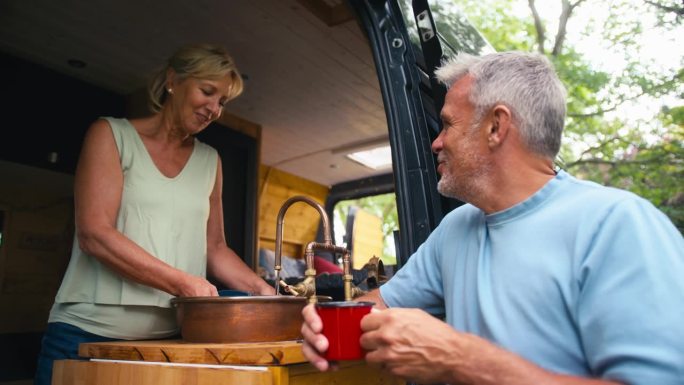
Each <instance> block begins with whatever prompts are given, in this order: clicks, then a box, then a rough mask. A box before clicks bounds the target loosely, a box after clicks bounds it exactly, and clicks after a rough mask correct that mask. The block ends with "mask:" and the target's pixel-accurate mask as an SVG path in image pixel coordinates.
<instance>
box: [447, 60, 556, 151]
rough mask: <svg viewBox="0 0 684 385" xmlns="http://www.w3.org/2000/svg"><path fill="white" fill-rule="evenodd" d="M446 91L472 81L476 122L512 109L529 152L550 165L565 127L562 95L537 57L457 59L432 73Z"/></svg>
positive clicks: (553, 74)
mask: <svg viewBox="0 0 684 385" xmlns="http://www.w3.org/2000/svg"><path fill="white" fill-rule="evenodd" d="M435 75H436V77H437V79H438V80H439V81H440V82H442V83H444V85H446V86H447V87H451V86H452V85H453V84H454V83H455V82H457V81H458V80H460V79H461V78H463V77H464V76H466V75H471V76H472V77H473V79H474V82H473V86H472V90H471V93H470V98H469V99H470V102H471V103H472V104H473V106H474V107H475V117H474V122H475V123H477V124H478V125H479V122H480V121H481V119H482V118H483V116H484V114H485V113H487V112H489V110H490V109H491V108H493V107H494V106H495V105H497V104H504V105H506V106H507V107H508V108H510V109H511V111H512V113H513V119H514V122H515V123H516V124H517V126H518V128H519V129H520V134H521V136H522V140H523V142H524V143H525V145H526V146H527V147H528V149H529V150H530V151H532V152H535V153H537V154H539V155H543V156H545V157H548V158H550V159H553V158H555V157H556V154H558V151H559V150H560V143H561V136H562V133H563V126H564V124H565V110H566V101H565V98H566V91H565V87H564V86H563V84H562V83H561V82H560V80H559V79H558V76H557V75H556V72H555V71H554V68H553V65H552V64H551V62H549V60H548V59H547V58H546V57H545V56H543V55H541V54H534V53H527V52H500V53H493V54H488V55H484V56H472V55H469V54H465V53H461V54H459V55H458V56H456V57H455V58H453V59H451V60H449V61H446V62H444V63H443V64H442V66H441V67H440V68H439V69H437V70H436V71H435Z"/></svg>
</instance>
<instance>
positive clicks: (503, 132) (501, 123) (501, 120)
mask: <svg viewBox="0 0 684 385" xmlns="http://www.w3.org/2000/svg"><path fill="white" fill-rule="evenodd" d="M512 123H513V116H512V114H511V110H510V109H509V108H508V107H506V106H505V105H503V104H497V105H496V106H494V108H493V109H492V123H491V125H490V126H489V132H488V133H487V143H488V144H489V147H490V148H493V147H498V146H500V145H501V144H503V142H504V140H506V137H507V136H508V132H509V130H510V128H511V124H512Z"/></svg>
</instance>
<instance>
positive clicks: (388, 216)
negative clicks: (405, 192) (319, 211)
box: [334, 193, 399, 265]
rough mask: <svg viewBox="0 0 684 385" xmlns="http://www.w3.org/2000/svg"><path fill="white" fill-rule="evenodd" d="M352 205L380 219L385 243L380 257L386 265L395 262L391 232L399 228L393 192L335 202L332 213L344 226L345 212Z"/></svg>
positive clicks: (345, 224)
mask: <svg viewBox="0 0 684 385" xmlns="http://www.w3.org/2000/svg"><path fill="white" fill-rule="evenodd" d="M352 206H356V207H359V208H362V209H364V210H366V211H368V212H370V213H371V214H374V215H377V216H378V217H380V219H382V233H383V236H384V240H385V244H384V248H383V254H382V256H381V257H380V258H381V259H382V261H383V263H384V264H386V265H394V264H396V263H397V262H396V253H395V252H394V235H393V232H394V230H397V229H399V215H398V214H397V202H396V199H395V195H394V193H389V194H381V195H373V196H369V197H363V198H360V199H350V200H345V201H341V202H339V203H337V204H336V205H335V210H334V215H335V217H337V218H340V220H341V221H342V224H343V225H344V226H345V227H346V226H347V214H348V213H349V208H350V207H352Z"/></svg>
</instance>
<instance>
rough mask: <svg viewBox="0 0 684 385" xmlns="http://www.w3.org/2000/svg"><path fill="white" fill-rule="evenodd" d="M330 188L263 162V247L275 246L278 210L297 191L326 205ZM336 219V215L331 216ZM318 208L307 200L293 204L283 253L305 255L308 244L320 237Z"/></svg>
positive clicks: (260, 212) (261, 245) (284, 233)
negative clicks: (318, 234) (318, 235)
mask: <svg viewBox="0 0 684 385" xmlns="http://www.w3.org/2000/svg"><path fill="white" fill-rule="evenodd" d="M328 193H329V188H328V187H327V186H323V185H321V184H318V183H315V182H312V181H310V180H307V179H304V178H301V177H298V176H296V175H293V174H289V173H287V172H284V171H280V170H278V169H275V168H272V167H268V166H264V165H262V166H261V167H260V168H259V247H260V248H262V247H263V248H266V249H270V250H275V239H276V227H277V219H278V212H279V211H280V208H281V207H282V205H283V203H285V201H286V200H287V199H289V198H290V197H293V196H295V195H306V196H308V197H310V198H312V199H314V200H315V201H317V202H318V203H320V204H321V206H322V205H324V203H325V199H326V197H327V196H328ZM331 220H332V219H331ZM319 223H320V215H319V214H318V211H316V209H314V208H313V207H311V206H309V205H308V204H306V203H302V202H298V203H295V204H293V205H292V206H290V208H289V209H288V210H287V213H286V215H285V222H284V224H283V255H287V256H291V257H296V258H301V257H303V251H304V250H303V248H304V246H305V245H306V244H307V243H308V242H311V241H314V240H315V239H316V232H317V231H318V226H319Z"/></svg>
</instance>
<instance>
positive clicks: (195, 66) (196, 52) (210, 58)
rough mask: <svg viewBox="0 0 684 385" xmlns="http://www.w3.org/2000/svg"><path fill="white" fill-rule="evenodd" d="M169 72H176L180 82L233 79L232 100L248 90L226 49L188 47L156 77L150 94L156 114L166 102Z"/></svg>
mask: <svg viewBox="0 0 684 385" xmlns="http://www.w3.org/2000/svg"><path fill="white" fill-rule="evenodd" d="M169 69H173V71H174V72H175V73H176V78H177V79H178V80H183V79H187V78H191V77H192V78H196V79H212V80H214V79H220V78H222V77H224V76H230V78H231V81H232V86H231V88H230V94H229V95H228V100H231V99H234V98H236V97H237V96H238V95H240V94H241V93H242V90H243V87H244V84H243V82H242V76H241V75H240V72H239V71H238V69H237V67H236V66H235V61H233V58H232V57H231V56H230V54H228V51H226V50H225V48H223V47H221V46H217V45H212V44H193V45H188V46H185V47H182V48H180V49H179V50H178V51H176V52H175V53H174V54H173V55H172V56H171V57H170V58H169V60H168V61H167V63H166V65H165V66H164V67H163V68H161V69H160V70H159V71H158V72H157V73H156V74H155V75H154V77H153V78H152V81H151V82H150V85H149V87H148V94H149V98H150V100H149V102H150V108H151V109H152V111H154V112H159V111H160V110H161V109H162V106H163V105H164V101H165V100H166V97H167V90H166V80H167V79H166V76H167V72H168V70H169Z"/></svg>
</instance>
